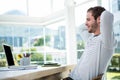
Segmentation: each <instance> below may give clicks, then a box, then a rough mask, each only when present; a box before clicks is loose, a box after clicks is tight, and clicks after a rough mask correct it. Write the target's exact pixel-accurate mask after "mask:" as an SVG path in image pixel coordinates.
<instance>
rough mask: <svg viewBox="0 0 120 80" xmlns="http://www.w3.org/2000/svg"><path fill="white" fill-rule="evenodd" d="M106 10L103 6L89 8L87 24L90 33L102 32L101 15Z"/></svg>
mask: <svg viewBox="0 0 120 80" xmlns="http://www.w3.org/2000/svg"><path fill="white" fill-rule="evenodd" d="M103 11H105V9H104V8H103V7H101V6H96V7H91V8H89V9H88V10H87V17H86V26H87V28H88V32H89V33H94V34H95V35H98V34H100V15H101V13H102V12H103Z"/></svg>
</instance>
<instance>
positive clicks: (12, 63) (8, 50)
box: [3, 44, 37, 70]
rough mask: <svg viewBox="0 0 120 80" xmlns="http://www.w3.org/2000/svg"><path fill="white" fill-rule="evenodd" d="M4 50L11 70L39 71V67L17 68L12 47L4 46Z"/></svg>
mask: <svg viewBox="0 0 120 80" xmlns="http://www.w3.org/2000/svg"><path fill="white" fill-rule="evenodd" d="M3 50H4V52H5V56H6V60H7V64H8V68H9V69H18V70H19V69H20V70H26V69H37V65H26V66H21V65H20V66H15V61H14V57H13V54H12V50H11V46H10V45H7V44H3Z"/></svg>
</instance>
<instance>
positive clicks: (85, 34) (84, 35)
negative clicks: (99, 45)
mask: <svg viewBox="0 0 120 80" xmlns="http://www.w3.org/2000/svg"><path fill="white" fill-rule="evenodd" d="M79 32H80V36H81V38H82V39H83V40H84V41H87V40H88V38H89V37H90V36H91V35H92V34H91V33H88V30H87V27H86V26H85V24H84V25H81V26H80V28H79Z"/></svg>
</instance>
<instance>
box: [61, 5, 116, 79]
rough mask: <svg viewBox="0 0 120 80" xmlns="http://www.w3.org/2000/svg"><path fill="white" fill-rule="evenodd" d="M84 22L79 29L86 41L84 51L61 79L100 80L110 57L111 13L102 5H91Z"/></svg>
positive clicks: (112, 45) (112, 41) (111, 45)
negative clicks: (67, 74)
mask: <svg viewBox="0 0 120 80" xmlns="http://www.w3.org/2000/svg"><path fill="white" fill-rule="evenodd" d="M85 24H86V27H81V29H80V32H81V37H84V38H83V39H84V40H85V41H87V42H86V45H85V50H84V53H83V55H82V57H81V59H80V61H79V63H78V64H77V65H76V67H75V68H74V70H73V71H72V72H71V73H70V75H69V77H68V78H65V79H63V80H101V79H102V74H104V73H105V71H106V69H107V66H108V63H109V61H110V59H111V57H112V54H113V51H114V45H115V39H114V34H113V28H112V26H113V15H112V14H111V13H110V12H108V11H106V10H105V9H104V8H103V7H100V6H96V7H91V8H89V9H88V11H87V17H86V23H85Z"/></svg>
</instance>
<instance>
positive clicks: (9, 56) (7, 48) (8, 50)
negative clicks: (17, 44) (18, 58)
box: [3, 44, 15, 66]
mask: <svg viewBox="0 0 120 80" xmlns="http://www.w3.org/2000/svg"><path fill="white" fill-rule="evenodd" d="M3 48H4V52H5V55H6V58H7V63H8V66H12V65H15V64H14V59H13V55H12V51H11V47H10V46H9V45H6V44H3Z"/></svg>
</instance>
